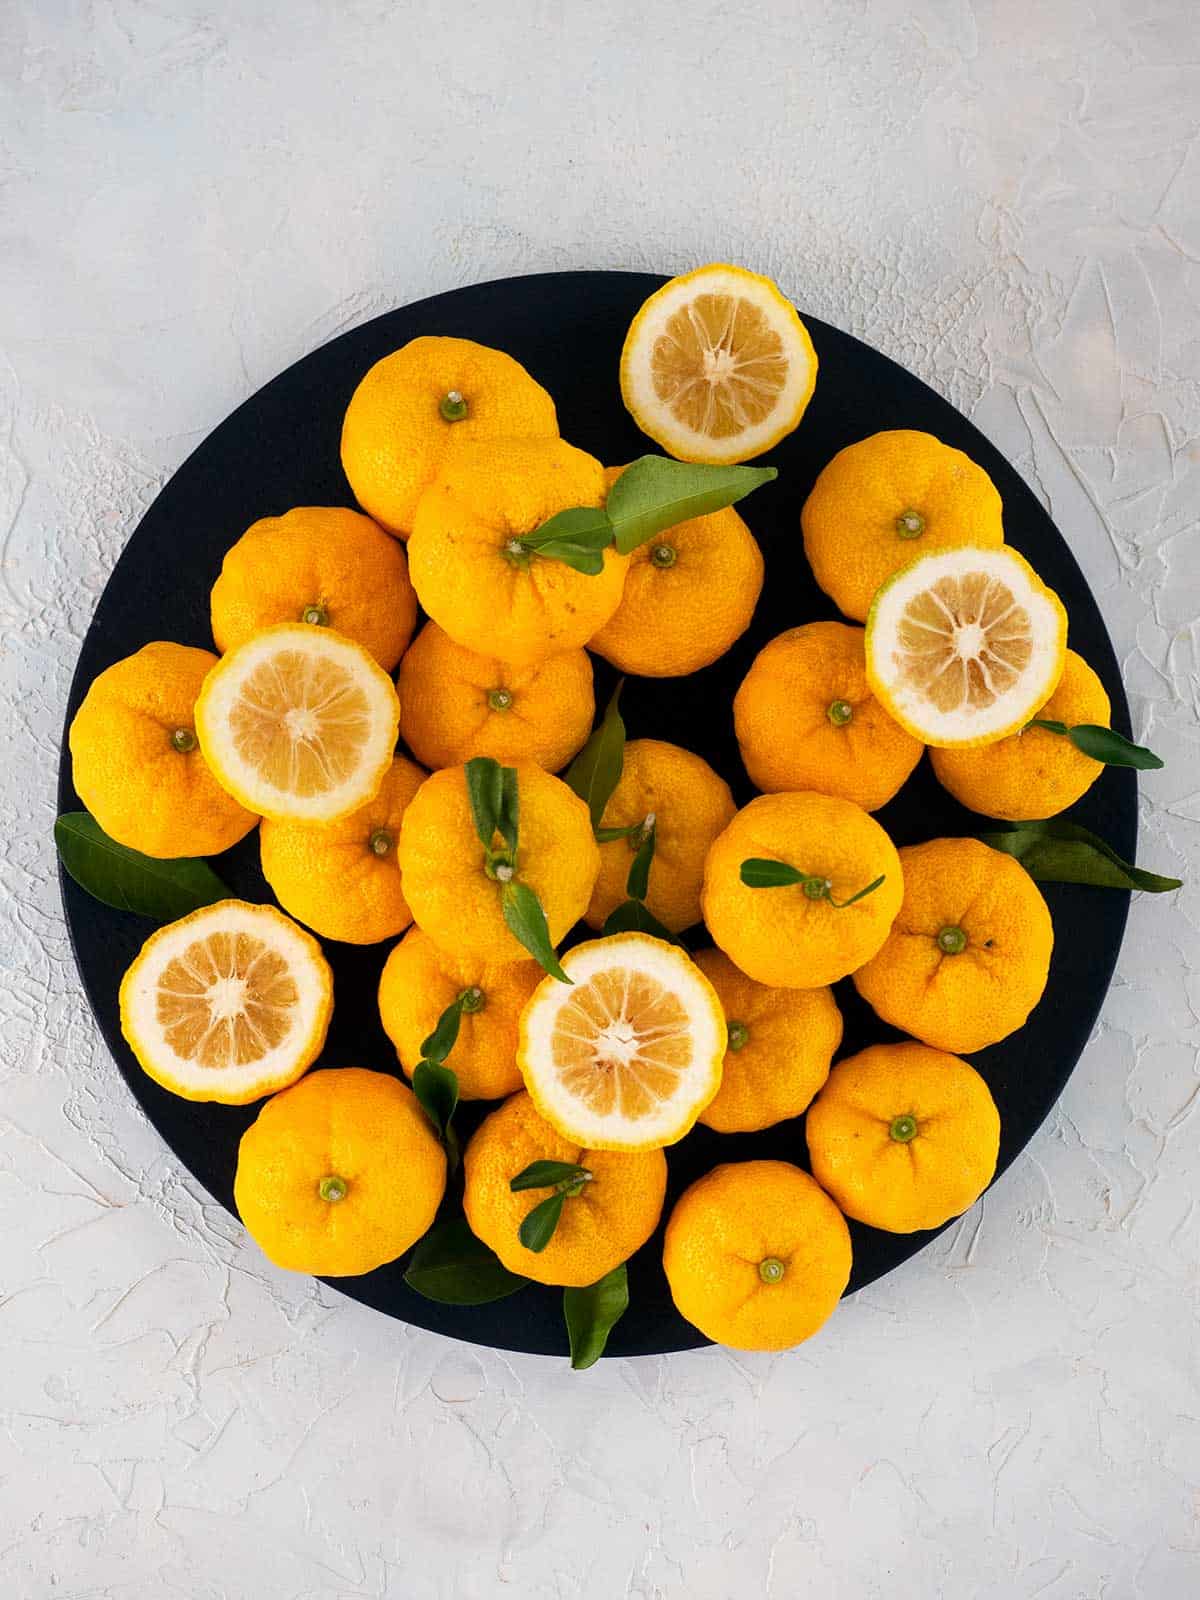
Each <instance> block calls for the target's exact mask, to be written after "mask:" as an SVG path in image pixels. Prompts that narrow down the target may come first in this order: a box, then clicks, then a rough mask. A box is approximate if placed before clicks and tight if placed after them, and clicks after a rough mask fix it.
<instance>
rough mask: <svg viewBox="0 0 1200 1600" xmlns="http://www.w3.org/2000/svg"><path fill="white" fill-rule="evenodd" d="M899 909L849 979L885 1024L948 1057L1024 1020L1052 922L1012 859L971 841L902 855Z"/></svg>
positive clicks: (1036, 993) (1035, 997) (1042, 972)
mask: <svg viewBox="0 0 1200 1600" xmlns="http://www.w3.org/2000/svg"><path fill="white" fill-rule="evenodd" d="M900 861H901V864H902V866H903V869H904V903H903V904H902V905H901V907H900V910H899V914H898V915H897V917H896V920H895V924H894V926H893V927H892V930H891V932H890V934H889V935H888V938H887V941H886V943H885V944H884V945H883V947H882V949H881V950H880V951H879V953H878V955H876V956H875V957H874V959H873V960H871V961H869V962H867V963H866V965H865V966H863V967H861V968H860V969H859V970H858V971H857V972H856V973H855V974H854V986H855V988H856V989H857V990H858V992H859V994H861V995H862V997H863V999H864V1000H866V1001H867V1002H868V1003H869V1004H870V1005H871V1006H873V1007H874V1008H875V1010H876V1011H877V1012H878V1014H879V1015H880V1016H881V1017H882V1018H883V1020H884V1021H885V1022H890V1023H892V1024H893V1025H894V1026H895V1027H897V1028H900V1029H902V1030H903V1031H904V1032H905V1033H911V1034H912V1035H913V1037H914V1038H917V1039H921V1040H923V1041H924V1043H925V1044H929V1045H933V1046H934V1047H935V1048H936V1049H938V1050H950V1051H953V1052H955V1053H956V1054H958V1053H960V1052H965V1053H968V1054H969V1053H970V1052H971V1051H972V1050H982V1049H983V1048H984V1047H985V1045H989V1044H995V1043H997V1041H998V1040H1000V1039H1005V1038H1007V1037H1008V1035H1009V1034H1010V1033H1015V1032H1016V1030H1017V1029H1018V1028H1019V1027H1020V1026H1021V1025H1022V1024H1023V1023H1024V1021H1025V1019H1026V1018H1027V1017H1028V1016H1029V1013H1030V1012H1031V1011H1032V1010H1033V1008H1034V1006H1035V1005H1037V1003H1038V1001H1039V1000H1040V999H1041V997H1042V992H1043V990H1044V989H1045V987H1046V978H1047V975H1048V973H1049V970H1050V953H1051V950H1052V949H1053V947H1054V925H1053V923H1052V922H1051V920H1050V912H1049V910H1048V909H1047V907H1046V902H1045V900H1043V898H1042V895H1041V891H1040V890H1039V889H1038V886H1037V884H1036V883H1034V881H1033V879H1032V878H1031V877H1030V876H1029V874H1028V873H1027V872H1026V871H1025V869H1024V867H1022V866H1021V865H1020V863H1019V862H1017V861H1014V859H1013V858H1012V856H1009V855H1005V854H1004V853H1003V852H1002V851H1000V850H992V849H990V848H989V846H987V845H986V844H981V843H980V841H979V840H978V839H931V840H930V841H929V843H928V844H914V845H909V846H907V848H905V849H903V850H901V852H900Z"/></svg>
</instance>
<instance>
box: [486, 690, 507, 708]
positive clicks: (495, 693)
mask: <svg viewBox="0 0 1200 1600" xmlns="http://www.w3.org/2000/svg"><path fill="white" fill-rule="evenodd" d="M487 703H488V705H489V706H490V707H491V708H492V710H493V711H511V710H512V703H513V697H512V690H511V689H489V690H488V697H487Z"/></svg>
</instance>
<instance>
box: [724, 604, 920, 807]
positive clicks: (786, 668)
mask: <svg viewBox="0 0 1200 1600" xmlns="http://www.w3.org/2000/svg"><path fill="white" fill-rule="evenodd" d="M733 722H734V728H735V730H736V732H737V738H738V744H739V746H740V747H741V752H742V760H743V761H744V762H745V765H746V771H747V773H749V775H750V781H751V782H752V783H753V784H754V785H755V786H756V788H759V789H764V790H766V791H767V792H769V793H775V792H779V791H781V790H798V789H816V790H818V791H819V792H820V793H822V794H832V795H837V796H838V797H839V798H841V799H842V800H853V802H854V804H855V805H858V806H861V807H862V808H863V810H864V811H878V810H879V808H880V806H883V805H886V804H887V802H888V801H889V800H891V799H892V797H893V796H894V795H896V794H897V793H898V792H899V790H900V788H901V787H902V786H903V784H904V782H905V780H906V779H907V778H908V777H909V775H910V774H911V773H912V770H913V768H914V767H915V766H916V764H917V762H918V761H919V760H920V759H921V751H922V749H923V746H922V744H921V742H920V741H919V740H918V739H914V738H913V736H912V735H911V734H910V733H906V732H905V730H904V729H903V728H902V727H901V726H900V724H899V723H898V722H893V720H892V718H891V717H890V716H889V715H888V714H887V712H886V711H885V710H884V709H883V707H882V706H881V705H880V704H879V701H878V700H876V698H875V696H874V695H873V694H872V693H871V690H870V688H869V687H868V685H867V666H866V658H865V656H864V654H863V630H862V629H861V628H852V627H851V626H850V625H849V624H848V623H844V622H808V623H805V624H803V625H802V626H801V627H799V628H789V629H788V631H787V632H786V633H781V634H779V635H777V637H776V638H774V639H772V640H771V641H770V643H769V644H766V645H764V646H763V648H762V649H761V650H760V651H759V653H758V655H757V656H756V657H755V658H754V664H753V666H752V667H751V668H750V671H749V672H748V673H747V674H746V676H745V677H744V678H743V679H742V683H741V687H740V688H739V689H738V692H737V694H736V695H735V696H734V701H733Z"/></svg>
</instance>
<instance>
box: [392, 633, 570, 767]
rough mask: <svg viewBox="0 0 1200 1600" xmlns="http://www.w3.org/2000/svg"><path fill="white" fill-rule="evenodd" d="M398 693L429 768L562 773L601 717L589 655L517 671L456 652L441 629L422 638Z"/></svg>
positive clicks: (410, 736)
mask: <svg viewBox="0 0 1200 1600" xmlns="http://www.w3.org/2000/svg"><path fill="white" fill-rule="evenodd" d="M397 686H398V688H399V691H400V735H401V738H403V740H404V742H405V743H406V744H407V745H408V747H409V749H410V750H411V751H412V752H413V754H414V755H415V756H417V757H418V758H419V759H420V760H422V761H423V762H424V763H425V764H426V766H429V767H454V766H458V765H460V764H461V763H462V762H464V761H469V760H470V759H471V758H472V757H473V756H491V757H492V759H493V760H495V761H499V762H501V763H503V764H504V765H506V766H511V765H512V764H513V763H514V762H516V761H536V763H537V764H538V766H539V767H545V769H546V771H547V772H557V771H558V770H559V768H560V767H565V766H566V764H567V762H568V761H570V759H571V757H572V756H573V755H575V753H576V752H577V751H578V750H579V748H580V746H581V745H582V744H583V743H584V741H585V740H586V739H587V736H588V734H589V733H590V732H591V731H592V719H593V717H594V716H595V713H596V701H595V696H594V695H593V693H592V663H591V660H590V659H589V657H588V654H587V652H586V651H585V650H564V651H562V652H560V654H558V655H556V656H551V657H550V658H549V659H548V660H546V661H540V662H538V663H537V664H536V665H535V666H531V667H511V666H509V665H507V663H505V662H503V661H497V660H496V658H495V657H494V656H483V655H480V654H479V653H478V652H477V651H475V650H468V649H466V648H465V647H464V646H463V645H461V644H455V642H454V640H453V639H452V638H451V637H450V635H449V634H448V633H446V632H444V631H443V629H441V628H439V627H438V625H437V623H436V622H429V623H426V625H425V627H423V628H422V629H421V631H420V633H419V634H418V635H417V637H416V639H415V641H414V642H413V645H412V647H411V649H410V650H409V652H408V654H407V655H406V656H405V657H404V660H403V661H402V662H401V664H400V677H399V680H398V685H397Z"/></svg>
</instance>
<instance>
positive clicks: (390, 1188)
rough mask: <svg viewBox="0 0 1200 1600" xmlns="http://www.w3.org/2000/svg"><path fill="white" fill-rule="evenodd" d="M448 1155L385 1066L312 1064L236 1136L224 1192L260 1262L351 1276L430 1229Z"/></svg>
mask: <svg viewBox="0 0 1200 1600" xmlns="http://www.w3.org/2000/svg"><path fill="white" fill-rule="evenodd" d="M445 1187H446V1157H445V1153H444V1152H443V1150H442V1147H441V1144H440V1143H439V1142H438V1139H437V1137H436V1135H435V1134H434V1132H433V1128H432V1127H431V1126H430V1123H429V1121H428V1119H427V1118H426V1116H425V1113H424V1112H423V1111H422V1110H421V1108H420V1106H419V1105H418V1104H417V1101H416V1098H415V1096H414V1095H413V1093H412V1090H411V1089H406V1088H405V1086H404V1085H403V1084H402V1083H400V1082H399V1081H398V1080H397V1079H395V1078H393V1077H391V1076H389V1074H387V1073H385V1072H368V1071H367V1070H366V1069H365V1068H363V1067H337V1068H333V1069H329V1070H326V1071H324V1072H312V1073H309V1075H308V1077H307V1078H305V1079H303V1080H302V1081H301V1082H300V1083H297V1084H295V1085H294V1086H293V1087H292V1088H290V1089H285V1090H284V1092H283V1093H282V1094H277V1095H275V1096H274V1097H273V1098H272V1099H270V1100H268V1101H267V1103H266V1105H265V1106H264V1107H263V1108H262V1110H261V1111H260V1112H259V1114H258V1117H257V1120H256V1121H255V1122H253V1123H252V1124H251V1125H250V1127H249V1128H247V1130H246V1132H245V1133H244V1134H243V1135H242V1142H241V1144H240V1146H239V1148H238V1164H237V1176H236V1178H235V1179H234V1185H233V1197H234V1200H235V1202H236V1204H237V1208H238V1214H239V1215H240V1217H241V1219H242V1221H243V1222H244V1223H245V1225H246V1231H247V1232H248V1233H249V1234H250V1236H251V1238H252V1239H253V1240H254V1242H255V1243H256V1244H257V1245H258V1247H259V1249H260V1250H261V1251H262V1252H263V1254H264V1255H265V1256H266V1257H267V1259H268V1260H269V1261H273V1262H274V1263H275V1265H276V1266H277V1267H287V1268H289V1269H290V1270H291V1271H292V1272H312V1273H316V1274H318V1275H319V1276H321V1277H325V1278H353V1277H357V1276H358V1275H359V1274H360V1273H363V1272H373V1271H374V1270H375V1268H376V1267H382V1266H384V1265H385V1264H386V1263H387V1262H389V1261H394V1260H395V1259H396V1257H397V1256H401V1255H403V1254H404V1252H405V1251H406V1250H407V1249H408V1248H409V1246H410V1245H413V1244H415V1243H416V1242H417V1240H418V1239H419V1238H420V1237H421V1235H422V1234H423V1233H425V1232H427V1231H428V1229H429V1227H430V1226H431V1225H432V1223H433V1219H434V1217H435V1216H436V1214H437V1208H438V1206H439V1205H440V1204H441V1200H442V1194H443V1191H444V1190H445Z"/></svg>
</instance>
